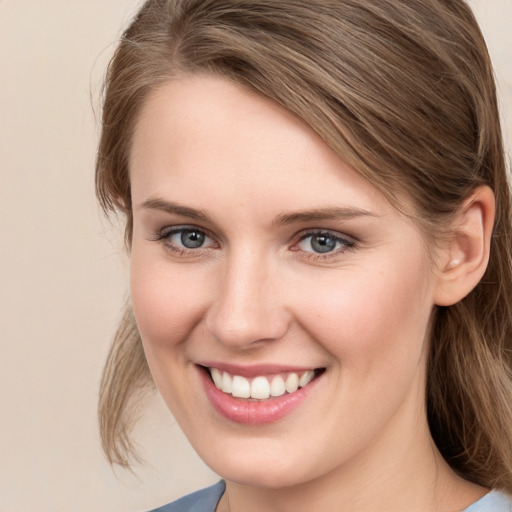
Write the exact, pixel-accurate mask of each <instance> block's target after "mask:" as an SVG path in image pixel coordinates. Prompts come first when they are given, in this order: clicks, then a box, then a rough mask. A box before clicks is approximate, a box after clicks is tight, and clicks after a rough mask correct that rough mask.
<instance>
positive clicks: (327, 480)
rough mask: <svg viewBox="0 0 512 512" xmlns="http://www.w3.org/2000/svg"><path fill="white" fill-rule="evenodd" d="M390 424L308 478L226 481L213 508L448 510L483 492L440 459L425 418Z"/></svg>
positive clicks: (252, 511) (251, 511) (225, 511)
mask: <svg viewBox="0 0 512 512" xmlns="http://www.w3.org/2000/svg"><path fill="white" fill-rule="evenodd" d="M423 417H425V416H423ZM396 427H397V426H396V425H394V427H393V428H392V429H390V432H391V434H388V433H384V434H383V436H381V438H380V439H379V441H378V442H377V443H376V444H375V445H374V446H371V447H369V448H368V450H367V453H365V454H360V455H359V456H358V458H357V460H354V461H347V462H346V463H345V464H343V465H342V466H339V467H337V468H335V469H334V470H333V471H331V472H329V473H328V474H325V475H323V476H322V477H319V478H317V479H315V480H312V481H308V482H305V483H298V484H297V485H294V486H293V487H287V488H276V489H273V488H270V489H269V488H257V487H250V486H246V485H239V484H236V483H235V482H229V481H228V482H226V493H225V495H224V497H223V499H222V500H221V504H220V505H219V508H218V512H261V511H262V510H265V511H268V512H302V511H304V512H306V511H308V512H310V511H311V510H325V511H331V510H332V511H334V510H343V512H375V510H393V511H394V512H402V511H403V512H410V511H411V510H415V511H422V512H431V511H432V512H434V511H436V512H444V511H446V512H448V511H450V512H453V511H459V510H463V509H464V508H466V507H467V506H469V505H470V504H471V503H473V502H474V501H476V500H478V499H479V498H480V497H481V496H483V495H484V494H485V492H486V489H483V488H481V487H479V486H477V485H475V484H472V483H469V482H467V481H466V480H463V479H462V478H460V477H459V476H457V475H456V474H455V473H454V472H453V470H452V469H451V468H450V467H449V466H448V465H447V464H446V462H445V461H444V460H443V458H442V456H441V454H440V453H439V451H438V450H437V447H436V446H435V444H434V442H433V440H432V438H431V436H430V432H429V429H428V425H427V422H426V418H425V421H421V422H419V423H418V424H417V425H416V428H415V429H412V430H411V429H410V425H409V427H408V428H407V429H397V428H396ZM390 446H391V447H393V449H390Z"/></svg>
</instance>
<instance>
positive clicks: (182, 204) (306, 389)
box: [130, 76, 436, 487]
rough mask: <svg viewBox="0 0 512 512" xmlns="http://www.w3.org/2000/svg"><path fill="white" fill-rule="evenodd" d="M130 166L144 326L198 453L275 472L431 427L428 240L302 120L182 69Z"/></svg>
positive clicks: (320, 464)
mask: <svg viewBox="0 0 512 512" xmlns="http://www.w3.org/2000/svg"><path fill="white" fill-rule="evenodd" d="M130 164H131V180H132V194H133V198H132V199H133V216H134V230H133V246H132V251H131V291H132V299H133V308H134V312H135V316H136V319H137V324H138V327H139V329H140V333H141V336H142V340H143V344H144V350H145V352H146V356H147V360H148V363H149V366H150V368H151V372H152V374H153V377H154V380H155V382H156V385H157V387H158V389H159V390H160V392H161V394H162V396H163V398H164V399H165V401H166V403H167V404H168V406H169V408H170V409H171V411H172V412H173V414H174V416H175V417H176V419H177V420H178V422H179V423H180V425H181V427H182V428H183V430H184V432H185V433H186V435H187V436H188V438H189V439H190V441H191V443H192V445H193V446H194V447H195V449H196V450H197V452H198V453H199V455H200V456H201V457H202V458H203V459H204V460H205V461H206V463H207V464H209V465H210V466H211V467H212V468H213V469H214V470H215V471H216V472H217V473H219V474H220V475H221V476H223V477H224V478H226V479H228V480H232V481H237V482H239V483H245V484H251V485H257V486H267V487H283V486H288V485H293V484H296V483H301V482H306V481H308V480H312V479H315V478H318V477H321V476H327V475H332V474H333V472H334V473H336V472H339V471H350V468H356V467H360V466H361V464H371V461H372V460H373V459H374V458H380V460H382V459H383V458H384V459H385V456H384V454H388V453H393V452H396V451H397V450H398V451H401V450H402V451H403V450H407V449H408V447H410V446H413V445H414V444H415V443H416V442H417V440H418V436H423V437H425V436H427V435H428V434H427V429H426V419H425V412H424V385H425V384H424V383H425V361H426V354H427V350H428V346H427V345H428V342H427V339H428V327H429V320H430V316H431V311H432V308H433V304H434V300H433V296H434V290H435V288H436V278H435V273H434V272H432V265H431V262H430V261H429V259H428V258H427V256H426V254H427V250H426V248H425V244H426V241H425V240H424V239H423V238H422V236H421V235H420V233H419V231H418V229H417V228H416V227H415V226H414V225H413V224H412V223H411V222H410V221H408V220H406V219H405V218H404V217H403V216H401V215H400V214H399V213H398V212H397V211H396V210H395V209H394V208H393V207H392V206H391V204H389V202H388V201H387V200H386V199H385V198H384V196H383V195H382V194H381V193H379V192H378V191H377V190H376V189H375V188H374V187H373V186H372V185H371V184H370V183H369V182H368V181H366V180H364V179H363V178H362V177H361V176H360V175H358V174H357V173H356V172H354V171H353V170H352V169H351V168H350V167H348V166H347V165H346V164H345V163H344V162H343V161H341V160H340V159H339V158H338V157H337V156H336V155H335V154H334V153H333V152H332V151H331V150H329V149H328V147H327V146H326V145H325V143H324V142H323V141H322V140H321V139H320V138H319V137H318V136H316V135H315V133H314V132H313V131H312V130H311V129H310V128H309V127H308V126H306V125H305V124H304V123H302V122H301V121H300V120H298V119H297V118H296V117H294V116H293V115H292V114H290V113H288V112H287V111H285V110H284V109H282V108H281V107H279V106H277V105H276V104H274V103H272V102H270V101H269V100H267V99H264V98H262V97H260V96H257V95H255V94H253V93H251V92H248V91H246V90H244V89H242V88H240V87H239V86H237V85H234V84H232V83H230V82H228V81H226V80H224V79H222V78H216V77H211V76H195V77H191V76H189V77H184V78H180V79H177V80H175V81H172V82H169V83H166V84H165V85H163V86H161V87H160V88H159V89H158V90H157V91H156V92H154V93H153V94H152V96H150V98H149V99H148V101H147V103H146V105H145V107H144V109H143V112H142V114H141V116H140V119H139V122H138V124H137V126H136V130H135V134H134V140H133V146H132V153H131V162H130ZM213 379H215V381H216V383H217V384H215V383H214V382H213ZM219 388H220V389H219ZM233 395H235V396H233Z"/></svg>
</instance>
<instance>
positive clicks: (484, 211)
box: [434, 186, 495, 306]
mask: <svg viewBox="0 0 512 512" xmlns="http://www.w3.org/2000/svg"><path fill="white" fill-rule="evenodd" d="M494 213H495V200H494V193H493V192H492V190H491V189H490V188H489V187H487V186H482V187H479V188H477V189H476V190H475V191H474V192H473V193H472V194H471V196H470V197H469V198H468V199H467V200H466V201H465V202H464V204H463V206H462V208H461V209H460V212H459V214H458V215H457V216H456V217H455V219H454V222H453V226H452V233H453V235H452V238H451V239H450V241H449V242H448V244H447V246H446V249H445V250H444V251H443V257H442V259H441V261H440V262H439V263H440V265H439V275H438V282H437V286H436V290H435V296H434V301H435V303H436V304H437V305H438V306H451V305H452V304H455V303H456V302H459V301H460V300H462V299H463V298H464V297H465V296H466V295H468V294H469V293H470V292H471V290H473V288H474V287H475V286H476V285H477V284H478V283H479V281H480V280H481V279H482V277H483V275H484V273H485V270H486V268H487V264H488V261H489V253H490V244H491V235H492V230H493V225H494Z"/></svg>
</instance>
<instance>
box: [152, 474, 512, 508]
mask: <svg viewBox="0 0 512 512" xmlns="http://www.w3.org/2000/svg"><path fill="white" fill-rule="evenodd" d="M225 489H226V484H225V483H224V482H222V481H221V482H219V483H217V484H215V485H212V486H211V487H207V488H206V489H202V490H200V491H197V492H194V493H192V494H189V495H188V496H184V497H183V498H180V499H179V500H177V501H174V502H172V503H169V505H164V506H163V507H160V508H156V509H154V510H151V511H150V512H215V509H216V508H217V505H218V504H219V501H220V499H221V498H222V495H223V494H224V491H225ZM462 512H512V498H511V497H510V496H507V495H506V494H503V493H501V492H499V491H491V492H490V493H488V494H486V495H485V496H484V497H483V498H481V499H479V500H478V501H477V502H476V503H473V505H470V506H469V507H468V508H466V509H465V510H463V511H462Z"/></svg>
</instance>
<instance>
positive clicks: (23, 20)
mask: <svg viewBox="0 0 512 512" xmlns="http://www.w3.org/2000/svg"><path fill="white" fill-rule="evenodd" d="M139 4H140V1H135V0H44V1H43V0H0V336H1V338H0V340H1V351H0V511H1V512H28V511H34V510H37V511H39V512H46V511H48V512H50V511H52V512H55V511H64V510H72V511H77V512H80V511H84V512H85V511H88V512H90V511H95V512H110V511H127V512H130V511H133V512H140V511H143V510H147V509H149V508H151V507H155V506H157V505H160V504H163V503H164V502H167V501H169V500H171V499H173V498H176V497H178V496H179V495H181V494H183V493H185V492H187V491H190V490H193V489H196V488H198V487H201V486H203V485H206V484H208V483H210V482H213V481H215V480H216V478H217V477H216V476H215V475H213V474H212V473H211V472H210V471H209V470H208V469H207V468H205V467H204V466H203V464H202V463H201V461H199V460H198V458H197V456H196V455H195V454H194V453H193V452H192V450H191V449H190V447H189V446H188V444H187V442H186V441H185V440H184V438H183V435H182V434H181V433H180V432H179V430H178V428H177V427H176V425H175V423H174V421H173V420H172V418H171V417H170V415H169V414H168V413H167V411H166V410H165V408H164V406H163V405H162V403H161V401H160V399H159V398H158V397H155V398H154V399H153V400H152V401H151V403H150V404H149V406H148V412H147V414H146V415H145V417H144V418H143V420H142V421H141V423H140V424H139V425H138V426H137V429H136V439H137V441H138V442H139V444H140V446H141V452H142V453H143V454H144V455H145V457H146V461H147V464H146V465H145V466H143V467H140V468H138V469H137V474H136V475H131V474H129V473H127V472H123V471H117V472H116V474H114V473H113V472H112V471H111V469H110V468H109V466H108V465H107V463H106V462H105V461H104V459H103V456H102V454H101V451H100V448H99V440H98V434H97V427H96V395H97V390H98V382H99V377H100V372H101V368H102V364H103V360H104V358H105V355H106V352H107V349H108V345H109V340H110V338H111V336H112V334H113V331H114V329H115V325H116V322H117V320H118V318H119V314H120V311H121V304H122V300H123V297H124V296H125V294H126V292H127V265H126V258H125V256H124V255H123V250H122V243H121V236H120V234H119V230H118V229H117V228H116V227H115V226H111V225H110V224H109V223H108V222H106V221H105V220H104V219H103V218H102V217H101V215H100V213H99V211H98V208H97V206H96V204H95V199H94V192H93V166H94V150H95V144H96V141H97V131H98V127H97V122H96V121H95V118H94V113H93V106H94V107H95V108H97V106H98V98H99V88H100V84H101V77H102V74H103V72H104V70H105V66H106V63H107V61H108V58H109V57H110V55H111V52H112V50H113V45H114V42H115V40H116V38H117V37H118V36H119V34H120V32H121V29H122V27H123V26H125V24H126V23H127V21H128V20H129V18H130V16H131V15H132V14H133V13H134V12H135V10H136V7H137V6H138V5H139ZM471 4H472V5H473V6H474V7H475V10H476V12H477V15H478V17H479V19H480V21H481V24H482V28H483V30H484V33H485V35H486V37H487V40H488V44H489V46H490V50H491V54H492V56H493V59H494V61H495V66H496V70H497V75H498V80H499V86H500V94H501V101H502V107H503V114H504V117H505V119H506V125H507V126H506V131H507V133H508V135H507V139H508V144H509V147H510V146H512V144H511V134H512V115H511V113H510V111H511V110H512V31H511V29H510V20H512V0H474V1H472V2H471Z"/></svg>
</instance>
